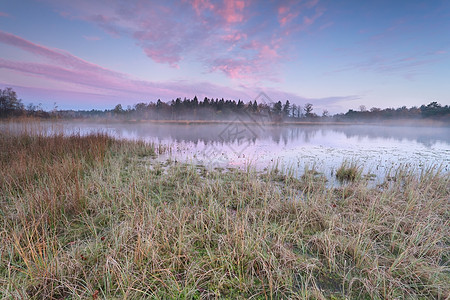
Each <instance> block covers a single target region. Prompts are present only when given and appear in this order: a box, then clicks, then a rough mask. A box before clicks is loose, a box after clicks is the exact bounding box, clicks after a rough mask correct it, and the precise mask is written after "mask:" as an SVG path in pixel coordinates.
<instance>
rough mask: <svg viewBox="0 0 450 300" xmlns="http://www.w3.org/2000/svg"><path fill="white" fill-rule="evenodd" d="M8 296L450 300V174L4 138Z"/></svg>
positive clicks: (1, 217)
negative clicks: (367, 175)
mask: <svg viewBox="0 0 450 300" xmlns="http://www.w3.org/2000/svg"><path fill="white" fill-rule="evenodd" d="M0 141H1V143H0V148H1V149H0V150H1V151H0V153H1V157H0V190H1V193H0V203H1V205H0V224H1V225H0V226H1V227H0V259H1V260H0V295H2V297H3V298H20V299H22V298H33V299H44V298H45V299H62V298H74V299H78V298H83V299H84V298H88V299H92V298H94V299H96V298H121V299H124V298H125V299H126V298H128V299H137V298H151V299H159V298H161V299H170V298H177V299H179V298H188V299H192V298H194V299H197V298H198V299H199V298H202V299H203V298H207V299H209V298H229V299H235V298H242V299H243V298H246V299H247V298H252V299H278V298H286V299H287V298H298V299H326V298H328V299H347V298H349V299H394V298H437V299H446V298H448V297H449V285H448V283H449V280H450V275H449V274H450V273H449V266H448V259H449V236H450V232H449V228H450V227H449V211H450V210H449V195H450V185H449V181H450V176H449V174H448V173H443V172H442V170H439V169H436V168H429V169H426V170H423V171H422V173H421V174H417V173H415V172H413V171H412V170H409V169H403V170H401V171H399V172H397V174H396V178H395V179H396V180H391V181H389V182H386V183H385V184H384V185H381V186H379V187H377V188H369V187H368V186H367V182H366V181H364V180H358V179H355V181H353V182H350V183H347V184H345V185H342V186H341V187H337V188H336V187H327V185H326V183H325V180H324V179H323V178H321V177H318V176H317V174H316V173H315V172H314V171H312V170H310V171H311V172H305V174H304V175H305V176H302V177H300V178H296V177H295V176H293V175H292V174H287V175H286V174H282V173H279V172H278V173H277V172H268V173H265V174H260V173H256V172H255V171H252V170H247V171H239V170H229V171H223V170H208V169H206V168H203V167H200V166H192V165H186V164H179V163H168V164H161V163H158V162H156V161H154V160H152V159H151V157H153V156H154V155H155V154H156V152H158V151H160V150H158V149H157V147H156V146H155V145H149V144H145V143H134V142H124V141H117V140H113V139H111V138H109V137H107V136H105V135H102V134H94V135H89V136H86V137H82V136H78V135H74V136H69V137H65V136H62V135H52V136H43V135H29V134H22V135H14V134H9V133H1V134H0Z"/></svg>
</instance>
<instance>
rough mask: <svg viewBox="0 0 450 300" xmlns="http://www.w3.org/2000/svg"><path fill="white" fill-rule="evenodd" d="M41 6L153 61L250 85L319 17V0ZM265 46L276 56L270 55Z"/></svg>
mask: <svg viewBox="0 0 450 300" xmlns="http://www.w3.org/2000/svg"><path fill="white" fill-rule="evenodd" d="M43 1H47V2H49V3H51V4H53V5H54V6H56V7H60V8H61V9H63V10H64V11H69V12H70V18H72V19H73V18H76V19H81V20H85V21H89V22H93V23H95V24H96V25H98V26H99V27H100V28H102V29H103V30H105V31H106V32H108V33H109V34H111V35H113V36H114V37H121V36H122V37H123V36H128V37H131V38H132V39H134V40H135V42H136V44H137V45H138V46H139V47H140V48H142V51H143V52H144V53H145V55H146V56H148V57H149V58H150V59H152V60H153V61H154V62H157V63H162V64H167V65H169V66H171V67H179V65H180V62H181V61H182V60H183V59H190V60H197V61H198V60H199V61H201V62H202V63H203V64H204V68H205V69H206V70H209V71H219V72H222V73H223V74H225V75H226V76H228V77H230V78H237V75H238V74H241V76H244V75H243V74H244V73H245V77H246V78H248V79H249V80H250V79H251V78H252V77H254V79H255V80H260V79H268V78H269V77H268V76H266V75H265V74H264V72H262V71H261V70H266V69H270V70H275V69H276V68H277V67H278V66H279V64H280V63H281V62H283V61H284V60H285V57H284V53H286V52H287V51H286V50H284V51H283V54H282V53H280V51H279V49H280V48H284V49H288V48H289V44H293V43H295V38H296V37H293V33H298V32H300V31H301V30H306V29H307V28H308V27H309V26H310V25H312V24H313V23H314V22H315V21H316V19H317V18H318V17H319V16H320V15H319V14H318V11H319V9H318V8H317V5H318V0H307V1H296V0H280V1H276V2H274V3H269V2H264V3H260V2H257V1H244V0H221V1H218V0H216V1H214V0H183V1H181V2H170V1H167V2H159V1H130V2H128V1H127V2H125V1H123V0H97V1H88V0H78V1H76V3H75V2H73V1H69V0H43ZM93 12H94V13H93ZM319 13H320V12H319ZM288 36H289V37H288ZM274 37H277V38H278V41H277V47H278V48H277V47H275V45H274V44H273V42H272V40H273V39H274ZM263 45H268V47H269V48H270V49H272V50H273V51H275V52H276V53H273V52H272V53H271V55H269V51H268V49H267V48H265V49H263V48H262V47H263ZM275 54H276V55H275ZM261 56H267V57H270V58H267V59H266V60H263V59H261ZM236 57H242V58H244V59H243V60H240V59H236ZM231 61H232V62H233V64H222V63H219V64H218V63H217V62H231ZM239 62H241V63H242V64H243V65H242V66H241V67H238V63H239ZM249 63H255V64H256V65H254V66H252V65H250V64H249ZM237 69H239V71H238V72H237V71H236V70H237ZM270 78H272V76H270Z"/></svg>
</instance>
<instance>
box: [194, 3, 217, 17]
mask: <svg viewBox="0 0 450 300" xmlns="http://www.w3.org/2000/svg"><path fill="white" fill-rule="evenodd" d="M192 7H193V8H194V9H195V12H196V13H197V15H200V14H201V13H202V11H203V10H206V9H207V10H213V9H214V7H215V6H214V4H212V3H211V2H210V1H209V0H193V1H192Z"/></svg>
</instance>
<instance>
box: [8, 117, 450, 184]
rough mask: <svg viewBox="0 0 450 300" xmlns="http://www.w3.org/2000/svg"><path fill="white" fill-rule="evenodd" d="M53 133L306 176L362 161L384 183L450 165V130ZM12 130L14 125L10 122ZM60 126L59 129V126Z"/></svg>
mask: <svg viewBox="0 0 450 300" xmlns="http://www.w3.org/2000/svg"><path fill="white" fill-rule="evenodd" d="M40 124H41V126H42V127H45V128H46V129H47V130H48V131H51V130H53V129H54V128H58V130H60V129H61V128H62V129H63V130H64V132H66V133H71V132H80V133H82V134H86V133H89V132H97V131H101V132H106V133H108V134H110V135H112V136H114V137H118V138H125V139H131V140H145V141H148V142H154V143H159V144H163V145H167V146H169V147H170V148H171V152H170V153H167V154H163V155H161V156H160V157H158V158H157V159H158V160H161V161H164V160H167V159H171V160H176V161H183V162H191V163H195V164H203V165H206V166H208V167H222V168H227V167H238V168H247V167H248V166H252V167H254V168H256V169H257V170H263V169H264V168H272V167H278V168H280V169H284V170H286V169H291V170H292V171H294V172H296V173H297V174H298V175H299V176H300V175H301V174H303V171H304V169H305V167H308V168H312V167H314V168H315V169H316V170H318V171H319V172H322V173H324V174H325V175H326V176H327V177H328V178H329V179H331V180H333V176H332V174H334V173H335V171H336V169H337V168H338V167H339V166H340V165H341V164H342V163H343V162H344V161H349V162H351V161H355V162H357V163H359V164H360V165H361V166H363V167H364V173H371V174H374V175H376V177H375V181H374V182H376V183H378V182H381V181H383V179H384V178H383V177H384V175H385V174H386V172H391V173H393V172H395V170H397V169H398V168H399V167H400V166H410V167H413V168H416V169H417V170H419V169H422V168H426V167H429V166H432V165H439V166H441V167H442V168H443V170H444V171H447V172H448V171H449V168H450V127H423V126H422V127H411V126H404V127H403V126H381V125H379V126H377V125H370V126H369V125H278V126H274V125H249V124H246V123H244V122H232V123H229V124H191V125H187V124H155V123H115V122H111V123H94V122H84V123H79V122H65V121H64V122H58V123H57V124H56V125H55V124H54V123H46V122H40ZM3 126H6V125H3ZM52 128H53V129H52Z"/></svg>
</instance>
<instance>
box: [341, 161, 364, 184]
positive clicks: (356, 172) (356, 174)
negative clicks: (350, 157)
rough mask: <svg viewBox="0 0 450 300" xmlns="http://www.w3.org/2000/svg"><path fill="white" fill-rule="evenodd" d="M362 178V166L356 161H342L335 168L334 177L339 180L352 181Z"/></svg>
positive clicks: (342, 181)
mask: <svg viewBox="0 0 450 300" xmlns="http://www.w3.org/2000/svg"><path fill="white" fill-rule="evenodd" d="M361 178H362V167H361V166H359V165H358V164H357V163H356V162H348V161H344V162H343V163H342V164H341V166H340V167H339V168H338V169H337V170H336V179H337V180H338V181H339V182H341V183H344V182H353V181H356V180H359V179H361Z"/></svg>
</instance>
